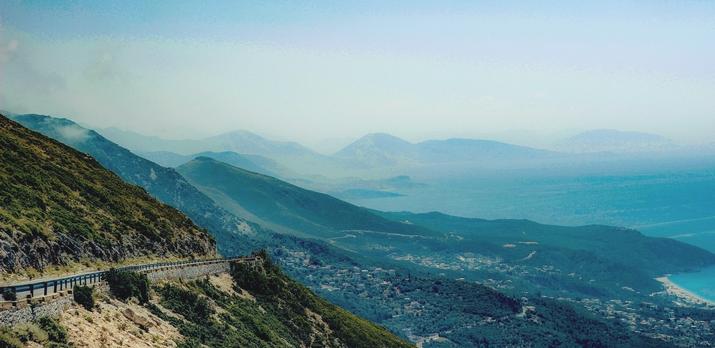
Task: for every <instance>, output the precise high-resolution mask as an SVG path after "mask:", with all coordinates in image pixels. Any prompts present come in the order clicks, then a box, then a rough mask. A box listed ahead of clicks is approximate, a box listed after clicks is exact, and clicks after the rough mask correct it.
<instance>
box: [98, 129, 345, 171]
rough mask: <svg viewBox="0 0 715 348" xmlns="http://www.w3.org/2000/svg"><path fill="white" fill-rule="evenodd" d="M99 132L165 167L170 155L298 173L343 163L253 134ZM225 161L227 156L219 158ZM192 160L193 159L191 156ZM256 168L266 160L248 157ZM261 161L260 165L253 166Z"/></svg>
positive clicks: (176, 158) (175, 158) (176, 159)
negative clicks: (235, 159)
mask: <svg viewBox="0 0 715 348" xmlns="http://www.w3.org/2000/svg"><path fill="white" fill-rule="evenodd" d="M99 133H101V134H102V135H104V136H105V137H106V138H108V139H110V140H112V141H113V142H115V143H117V144H119V145H121V146H123V147H126V148H128V149H130V150H132V151H135V152H136V153H141V154H144V155H148V156H149V157H152V158H155V159H159V160H161V161H162V162H164V163H166V164H176V163H177V162H180V161H182V159H180V158H181V157H179V156H176V155H173V154H177V155H184V156H195V155H196V154H203V155H205V154H206V153H213V152H216V153H225V152H234V153H236V154H240V155H241V156H244V157H245V156H260V157H263V158H266V159H268V160H272V161H277V162H278V163H280V164H281V165H282V166H285V167H286V168H288V169H291V170H296V171H298V172H301V173H311V174H315V173H321V172H322V171H326V170H330V171H334V170H336V169H339V168H342V167H343V164H342V163H340V162H339V161H336V160H334V159H332V158H330V157H329V156H324V155H321V154H319V153H317V152H315V151H313V150H311V149H308V148H307V147H305V146H303V145H300V144H298V143H296V142H287V141H274V140H269V139H266V138H264V137H261V136H259V135H257V134H255V133H251V132H248V131H243V130H238V131H233V132H229V133H224V134H219V135H215V136H211V137H207V138H203V139H184V140H168V139H162V138H159V137H154V136H146V135H142V134H138V133H134V132H130V131H124V130H119V129H117V128H106V129H102V130H99ZM223 157H224V158H227V156H225V155H224V156H223ZM191 158H193V157H191ZM251 162H253V163H254V164H256V165H259V166H264V165H266V160H263V159H261V160H259V159H258V157H252V158H251ZM256 162H262V163H256Z"/></svg>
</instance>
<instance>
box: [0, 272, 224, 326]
mask: <svg viewBox="0 0 715 348" xmlns="http://www.w3.org/2000/svg"><path fill="white" fill-rule="evenodd" d="M230 269H231V262H229V261H227V262H220V263H212V264H204V265H189V266H173V267H170V268H163V269H158V270H151V271H146V272H144V273H146V275H147V278H148V279H149V281H152V282H155V281H159V280H176V279H184V280H192V279H197V278H201V277H204V276H208V275H213V274H220V273H226V272H229V271H230ZM95 289H97V290H98V291H107V290H108V288H107V286H106V284H105V283H104V282H102V283H99V284H97V285H96V286H95ZM73 303H74V299H73V295H72V290H67V291H63V292H58V293H56V294H52V295H48V296H45V297H37V298H33V299H31V300H22V301H18V302H16V303H8V302H5V303H3V306H2V308H0V326H13V325H18V324H22V323H27V322H30V321H33V320H36V319H39V318H42V317H46V316H53V317H56V316H58V315H60V314H61V313H62V312H63V311H65V310H66V309H67V308H69V307H70V306H71V305H72V304H73Z"/></svg>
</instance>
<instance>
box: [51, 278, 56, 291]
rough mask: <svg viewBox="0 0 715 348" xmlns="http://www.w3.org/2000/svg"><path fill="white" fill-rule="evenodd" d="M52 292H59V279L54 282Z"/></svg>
mask: <svg viewBox="0 0 715 348" xmlns="http://www.w3.org/2000/svg"><path fill="white" fill-rule="evenodd" d="M52 293H57V280H55V281H53V282H52Z"/></svg>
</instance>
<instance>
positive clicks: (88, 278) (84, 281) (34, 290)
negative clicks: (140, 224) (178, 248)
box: [0, 256, 259, 301]
mask: <svg viewBox="0 0 715 348" xmlns="http://www.w3.org/2000/svg"><path fill="white" fill-rule="evenodd" d="M258 259H259V258H258V257H254V256H242V257H225V258H215V259H208V260H187V261H175V262H159V263H151V264H142V265H132V266H124V267H117V268H115V269H116V270H119V271H127V272H140V273H142V272H149V271H154V270H161V269H167V268H174V267H185V266H196V265H205V264H214V263H223V262H234V261H246V262H252V261H256V260H258ZM108 272H109V270H104V271H96V272H89V273H82V274H77V275H72V276H67V277H62V278H55V279H48V280H40V281H34V282H26V283H21V284H15V285H4V286H0V295H4V294H6V293H12V294H14V295H15V297H16V299H17V300H22V299H31V298H33V297H36V296H47V295H51V294H56V293H59V292H62V291H65V290H68V289H72V288H74V287H75V286H77V285H91V284H96V283H99V282H101V281H103V280H104V279H105V278H106V274H107V273H108ZM23 295H24V296H23ZM0 300H2V299H0ZM4 300H5V301H7V299H4Z"/></svg>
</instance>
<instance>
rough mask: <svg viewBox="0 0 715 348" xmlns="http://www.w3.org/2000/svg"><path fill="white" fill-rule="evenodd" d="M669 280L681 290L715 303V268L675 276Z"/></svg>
mask: <svg viewBox="0 0 715 348" xmlns="http://www.w3.org/2000/svg"><path fill="white" fill-rule="evenodd" d="M669 278H670V280H671V281H672V282H673V283H675V284H678V286H680V287H681V288H684V289H687V290H688V291H690V292H692V293H694V294H696V295H698V296H700V297H702V298H704V299H706V300H710V301H712V302H715V266H713V267H708V268H705V269H703V270H701V271H699V272H693V273H681V274H675V275H672V276H670V277H669Z"/></svg>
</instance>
